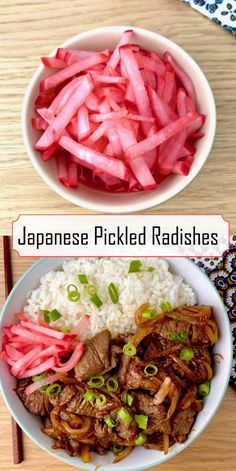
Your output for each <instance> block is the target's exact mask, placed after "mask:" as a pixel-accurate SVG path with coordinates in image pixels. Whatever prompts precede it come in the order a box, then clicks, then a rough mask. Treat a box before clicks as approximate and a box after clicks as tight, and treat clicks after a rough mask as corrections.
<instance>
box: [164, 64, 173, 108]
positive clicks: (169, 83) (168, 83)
mask: <svg viewBox="0 0 236 471" xmlns="http://www.w3.org/2000/svg"><path fill="white" fill-rule="evenodd" d="M174 90H175V74H174V73H173V72H169V71H168V70H167V72H166V75H165V87H164V90H163V95H162V98H163V100H164V101H165V102H166V103H168V104H169V103H170V101H171V99H172V96H173V92H174Z"/></svg>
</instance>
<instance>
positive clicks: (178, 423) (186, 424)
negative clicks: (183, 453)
mask: <svg viewBox="0 0 236 471" xmlns="http://www.w3.org/2000/svg"><path fill="white" fill-rule="evenodd" d="M195 415H196V411H195V410H193V408H191V407H189V409H186V410H178V411H177V412H176V413H175V414H174V416H173V419H172V425H171V434H172V435H173V437H174V439H175V441H176V442H178V443H183V442H185V440H186V439H187V437H188V434H189V433H190V430H191V428H192V425H193V422H194V419H195Z"/></svg>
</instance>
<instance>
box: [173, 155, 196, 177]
mask: <svg viewBox="0 0 236 471" xmlns="http://www.w3.org/2000/svg"><path fill="white" fill-rule="evenodd" d="M189 157H190V159H189V160H188V157H186V159H185V160H182V161H181V160H178V161H177V162H175V164H174V166H173V168H172V172H173V173H177V174H178V175H184V176H185V177H186V176H187V175H188V174H189V172H190V168H191V165H192V163H193V158H192V156H191V155H190V156H189Z"/></svg>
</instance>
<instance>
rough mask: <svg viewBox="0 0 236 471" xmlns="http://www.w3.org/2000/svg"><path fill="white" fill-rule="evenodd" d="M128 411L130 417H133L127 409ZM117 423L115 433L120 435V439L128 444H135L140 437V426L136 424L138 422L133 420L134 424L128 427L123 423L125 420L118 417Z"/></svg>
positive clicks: (131, 423)
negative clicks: (135, 440) (138, 436)
mask: <svg viewBox="0 0 236 471" xmlns="http://www.w3.org/2000/svg"><path fill="white" fill-rule="evenodd" d="M126 409H127V410H128V411H129V413H130V415H132V412H131V411H130V410H129V408H128V407H126ZM116 423H117V426H116V428H115V431H116V433H117V434H118V435H119V437H120V438H122V439H124V440H126V441H128V442H133V441H134V439H135V438H136V437H137V435H138V425H137V424H136V422H135V421H134V420H132V422H130V424H129V425H127V424H125V423H124V422H123V420H121V419H120V418H119V417H117V418H116Z"/></svg>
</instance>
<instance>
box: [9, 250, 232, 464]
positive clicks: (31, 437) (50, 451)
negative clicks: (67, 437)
mask: <svg viewBox="0 0 236 471" xmlns="http://www.w3.org/2000/svg"><path fill="white" fill-rule="evenodd" d="M58 258H59V257H58ZM165 258H166V259H167V260H168V257H165ZM45 259H46V258H41V259H40V260H38V261H37V262H35V263H34V264H33V265H31V267H29V268H28V270H26V272H25V273H24V274H23V275H22V276H21V277H20V279H19V280H18V281H17V283H16V284H15V285H14V287H13V289H12V291H11V292H10V294H9V296H8V298H7V300H6V302H5V304H4V305H3V308H2V310H1V313H0V327H1V321H2V319H3V317H4V315H5V313H6V311H7V308H8V304H9V303H10V301H11V299H12V298H13V297H14V295H15V291H16V290H17V289H18V288H19V286H20V284H21V282H22V281H23V279H24V278H25V277H27V276H28V275H29V274H30V273H31V271H33V270H34V269H36V268H37V267H38V266H39V265H40V264H41V263H43V262H44V260H45ZM61 260H63V257H61ZM185 260H186V261H187V263H189V264H191V265H194V266H195V267H196V269H197V270H199V271H200V272H201V273H202V274H203V275H204V276H205V278H206V281H207V283H208V285H209V286H211V288H212V289H215V292H216V295H217V296H218V298H219V301H220V304H221V305H222V310H223V312H224V313H225V321H226V324H227V328H228V336H229V341H230V343H231V361H229V362H228V365H226V366H227V370H226V372H225V382H224V387H223V388H222V391H221V394H220V398H219V400H218V403H217V405H216V406H215V408H214V411H213V413H212V414H211V415H210V416H209V417H208V419H207V420H206V421H205V423H204V425H203V427H201V428H200V430H199V431H198V432H197V433H196V434H195V435H194V436H193V437H192V438H190V439H189V441H188V444H187V445H185V444H184V443H183V445H180V447H179V448H178V450H175V451H172V452H171V451H170V452H169V453H168V455H166V456H164V455H163V457H162V458H161V459H158V461H153V462H151V463H150V464H146V465H142V464H140V465H137V464H135V471H142V470H144V469H148V468H151V467H153V466H157V465H159V464H162V463H164V462H165V461H168V460H169V459H171V458H173V457H174V456H177V455H178V454H179V453H181V451H183V450H184V449H186V448H188V447H189V446H190V445H191V444H192V443H193V442H194V441H195V440H196V439H197V438H198V437H199V436H200V435H201V434H202V432H203V431H204V430H205V429H206V427H207V426H208V425H209V423H210V422H211V420H212V419H213V417H214V416H215V414H216V412H217V410H218V409H219V407H220V404H221V403H222V400H223V398H224V395H225V393H226V390H227V387H228V383H229V378H230V372H231V366H232V356H233V346H232V333H231V327H230V322H229V318H228V315H227V312H226V309H225V305H224V303H223V301H222V299H221V297H220V295H219V293H218V291H217V290H216V288H214V286H213V285H212V283H211V282H210V280H209V278H208V276H207V275H206V273H204V272H203V271H202V270H200V268H199V267H198V266H197V265H195V264H194V262H192V261H191V260H189V259H187V258H185ZM170 263H171V262H170ZM0 391H1V393H2V396H3V399H4V401H5V403H6V406H7V408H8V409H9V411H10V413H11V415H12V416H13V417H14V419H15V420H16V422H17V423H18V424H19V426H20V427H21V429H22V430H23V431H24V432H25V433H26V435H28V437H29V438H30V439H31V440H33V442H34V443H36V445H38V446H39V447H40V448H42V449H43V450H44V451H46V452H47V453H49V454H50V455H52V456H54V458H56V459H58V460H60V461H63V462H65V463H67V464H70V465H72V466H75V467H76V468H80V469H84V470H88V471H95V467H94V465H92V464H88V465H87V464H85V463H79V465H78V466H77V464H76V463H73V462H72V463H71V461H68V458H67V457H66V456H63V455H59V456H58V455H56V453H55V452H54V451H53V450H52V449H51V448H48V447H47V446H44V445H43V444H41V443H39V442H38V441H37V440H36V439H35V438H34V437H33V436H32V435H31V432H29V431H28V430H27V428H26V427H25V424H24V422H23V421H22V420H21V418H20V417H18V416H17V415H16V414H15V412H14V410H13V408H12V406H11V403H10V401H9V398H8V396H7V391H4V389H3V386H2V382H1V378H0ZM101 470H102V471H134V468H133V466H132V467H131V466H126V467H124V465H123V466H122V467H116V466H112V465H109V466H101Z"/></svg>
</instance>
